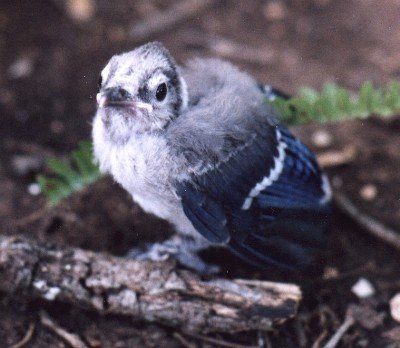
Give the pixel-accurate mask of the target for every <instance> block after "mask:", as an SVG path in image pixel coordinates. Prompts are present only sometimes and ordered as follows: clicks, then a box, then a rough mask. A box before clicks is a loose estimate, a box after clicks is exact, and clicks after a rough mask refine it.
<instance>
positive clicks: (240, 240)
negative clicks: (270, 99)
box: [177, 92, 330, 268]
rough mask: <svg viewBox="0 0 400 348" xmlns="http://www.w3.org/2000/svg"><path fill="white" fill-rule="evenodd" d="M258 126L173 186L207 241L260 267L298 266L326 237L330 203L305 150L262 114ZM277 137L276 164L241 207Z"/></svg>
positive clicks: (270, 159) (269, 164) (266, 166)
mask: <svg viewBox="0 0 400 348" xmlns="http://www.w3.org/2000/svg"><path fill="white" fill-rule="evenodd" d="M270 93H271V92H270ZM264 126H265V127H263V126H261V127H260V128H259V129H258V130H257V133H256V134H255V136H254V139H253V141H251V142H249V144H246V146H242V147H240V148H239V147H238V148H237V151H236V153H234V154H231V156H230V157H229V159H228V160H227V161H226V162H222V163H219V164H217V165H216V166H215V168H213V169H211V170H209V171H208V172H206V173H204V174H202V175H199V176H197V177H193V178H192V180H191V181H190V182H189V181H187V182H181V183H179V184H178V190H177V192H178V195H179V196H180V197H181V200H182V206H183V209H184V212H185V214H186V215H187V217H188V218H189V220H191V222H192V223H193V225H194V227H195V228H196V229H197V230H198V231H199V232H200V233H201V234H202V235H203V236H204V237H205V238H207V239H208V240H209V241H210V242H212V243H218V244H221V243H226V245H227V246H228V247H229V248H230V249H231V250H232V251H233V252H234V253H236V254H237V255H238V256H240V257H241V258H243V259H244V260H246V261H247V262H249V263H252V264H254V265H257V266H260V267H265V266H266V265H280V266H282V267H287V268H297V267H302V266H305V265H307V264H309V263H310V262H311V260H312V259H313V258H314V256H315V254H316V253H317V251H318V250H319V249H320V248H321V247H322V246H323V245H324V243H325V241H326V234H327V233H326V231H327V226H328V220H329V215H330V203H329V199H325V200H324V195H326V192H325V191H324V182H323V179H322V175H323V174H322V172H321V170H320V169H319V167H318V164H317V162H316V160H315V157H314V155H313V154H312V152H311V151H310V150H309V149H308V148H307V147H306V146H305V145H303V144H302V143H301V142H300V141H299V140H297V139H296V138H294V136H293V135H292V134H291V133H290V132H289V131H288V130H287V129H286V128H284V127H283V126H277V128H275V127H273V126H270V125H269V124H268V123H267V121H266V124H265V125H264ZM277 130H278V132H279V135H280V139H278V137H277V134H278V133H277ZM279 142H282V143H284V144H285V145H284V161H283V168H282V171H281V172H280V174H279V176H278V178H277V179H276V180H275V181H274V182H273V183H272V184H270V185H269V186H266V187H265V188H264V189H263V190H261V192H259V194H258V195H257V196H256V197H253V198H252V203H251V205H250V207H249V208H248V209H243V203H244V201H245V199H246V198H248V195H249V193H250V191H251V190H252V189H253V188H254V187H255V185H256V184H257V183H260V182H261V181H262V180H263V178H264V177H265V176H268V175H269V174H270V171H271V170H272V169H273V168H274V165H275V160H274V159H275V158H277V157H278V150H277V148H278V145H279Z"/></svg>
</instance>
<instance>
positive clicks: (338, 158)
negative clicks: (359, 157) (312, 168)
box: [317, 146, 356, 168]
mask: <svg viewBox="0 0 400 348" xmlns="http://www.w3.org/2000/svg"><path fill="white" fill-rule="evenodd" d="M355 155H356V150H355V148H354V147H352V146H349V147H345V148H344V149H343V150H341V151H328V152H323V153H321V154H319V155H318V156H317V157H318V163H319V164H320V166H321V167H323V168H331V167H337V166H341V165H343V164H347V163H349V162H351V161H353V160H354V158H355Z"/></svg>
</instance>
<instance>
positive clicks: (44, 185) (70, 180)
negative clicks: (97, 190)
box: [37, 141, 102, 205]
mask: <svg viewBox="0 0 400 348" xmlns="http://www.w3.org/2000/svg"><path fill="white" fill-rule="evenodd" d="M71 157H72V164H69V163H67V162H64V161H61V160H59V159H56V158H50V159H48V160H47V165H48V167H49V168H50V169H51V170H52V171H53V172H54V176H52V177H45V176H43V175H39V176H38V177H37V182H38V184H39V185H40V187H41V189H42V192H43V194H44V195H45V196H46V197H47V199H48V202H49V204H50V205H55V204H57V203H59V202H60V201H61V200H62V199H64V198H67V197H69V196H70V195H71V194H73V193H74V192H77V191H80V190H82V189H83V188H84V187H85V186H87V185H89V184H92V183H94V182H96V181H97V180H98V179H100V177H101V176H102V174H101V173H100V170H99V168H98V167H97V166H96V165H95V164H94V161H93V155H92V144H91V143H90V142H89V141H85V142H81V143H79V148H78V149H77V150H74V151H72V154H71Z"/></svg>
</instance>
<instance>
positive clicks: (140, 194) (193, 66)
mask: <svg viewBox="0 0 400 348" xmlns="http://www.w3.org/2000/svg"><path fill="white" fill-rule="evenodd" d="M278 97H280V98H287V95H285V94H284V93H282V92H280V91H279V90H277V89H274V88H272V87H270V86H269V85H264V84H262V83H260V82H259V81H257V80H256V79H255V78H254V77H252V76H251V75H250V74H248V73H246V72H244V71H242V70H241V69H239V68H238V67H236V66H234V65H233V64H232V63H230V62H227V61H224V60H221V59H218V58H200V57H197V58H192V59H190V60H189V61H188V62H186V63H185V64H184V65H182V66H181V65H177V63H176V62H175V60H174V58H173V57H172V56H171V54H170V52H169V51H168V50H167V48H165V46H164V45H163V44H161V43H160V42H149V43H146V44H144V45H141V46H139V47H137V48H134V49H133V50H131V51H129V52H125V53H121V54H118V55H114V56H113V57H112V58H111V59H110V60H109V62H108V63H107V65H106V66H105V67H104V69H103V70H102V72H101V75H100V80H99V90H98V93H97V96H96V99H97V111H96V113H95V116H94V119H93V123H92V138H93V151H94V157H95V160H96V161H97V163H98V165H99V168H100V170H101V171H102V172H104V173H108V174H111V176H112V177H113V178H114V180H115V181H116V182H117V183H119V184H120V185H121V186H122V187H123V188H124V189H125V190H126V191H128V192H129V193H130V195H131V196H132V198H133V200H134V201H135V202H136V203H138V204H139V205H140V206H141V207H142V209H143V210H144V211H145V212H148V213H151V214H153V215H156V216H158V217H159V218H161V219H164V220H167V221H168V222H169V223H171V224H172V225H173V226H174V228H175V230H176V233H175V234H174V235H173V236H172V237H171V238H169V239H166V240H164V241H162V242H158V243H153V244H148V245H146V247H145V248H144V249H143V248H134V249H133V250H132V253H130V255H131V256H132V257H136V258H137V259H141V260H154V261H160V260H165V259H167V258H170V257H171V258H175V259H176V260H177V261H178V262H179V263H180V264H181V265H182V266H184V267H187V268H190V269H193V270H195V271H197V272H199V273H200V274H213V273H215V272H218V269H219V267H218V265H213V264H209V263H206V262H205V261H203V260H202V259H201V257H200V256H199V255H198V253H199V252H200V251H201V250H204V249H206V248H209V247H212V246H216V247H224V248H227V249H229V250H230V251H231V252H233V254H235V255H236V256H237V257H239V258H241V259H242V260H244V261H245V262H247V263H248V264H249V265H251V266H254V267H257V268H261V269H264V268H268V267H271V266H272V267H279V268H283V269H289V270H302V269H305V268H307V267H309V266H310V265H312V264H313V262H315V260H316V258H317V257H318V256H319V255H320V254H321V250H324V248H325V247H326V245H327V240H328V235H329V221H330V217H331V197H332V194H331V189H330V185H329V181H328V179H327V176H326V174H325V173H324V172H323V171H322V170H321V169H320V167H319V166H318V163H317V161H316V157H315V156H314V154H313V153H312V152H311V151H310V150H309V149H308V147H306V146H305V145H304V144H303V143H302V142H300V141H299V140H298V139H297V138H296V137H294V136H293V134H292V133H291V132H290V131H289V130H288V128H287V127H285V125H283V124H282V123H281V122H280V121H279V115H278V112H277V110H275V108H274V106H273V104H272V103H271V101H273V100H274V99H276V98H278Z"/></svg>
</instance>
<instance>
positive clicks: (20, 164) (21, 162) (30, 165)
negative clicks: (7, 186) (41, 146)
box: [11, 155, 43, 176]
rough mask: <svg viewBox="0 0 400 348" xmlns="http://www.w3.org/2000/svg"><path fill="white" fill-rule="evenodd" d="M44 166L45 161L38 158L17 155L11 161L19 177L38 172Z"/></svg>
mask: <svg viewBox="0 0 400 348" xmlns="http://www.w3.org/2000/svg"><path fill="white" fill-rule="evenodd" d="M42 164H43V160H42V159H41V158H40V157H38V156H28V155H15V156H13V157H12V159H11V167H12V169H13V170H14V172H15V174H16V175H18V176H24V175H27V174H29V173H30V172H35V171H38V170H39V169H40V167H41V166H42Z"/></svg>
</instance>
